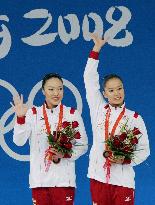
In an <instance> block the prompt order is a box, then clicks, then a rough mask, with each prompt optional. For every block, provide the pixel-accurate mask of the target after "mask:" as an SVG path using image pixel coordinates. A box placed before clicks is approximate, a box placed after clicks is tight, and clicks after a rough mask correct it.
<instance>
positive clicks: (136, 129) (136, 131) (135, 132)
mask: <svg viewBox="0 0 155 205" xmlns="http://www.w3.org/2000/svg"><path fill="white" fill-rule="evenodd" d="M133 134H134V135H139V134H141V132H140V131H139V129H138V128H136V127H134V129H133Z"/></svg>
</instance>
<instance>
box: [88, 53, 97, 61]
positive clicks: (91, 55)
mask: <svg viewBox="0 0 155 205" xmlns="http://www.w3.org/2000/svg"><path fill="white" fill-rule="evenodd" d="M89 58H93V59H95V60H98V58H99V53H98V52H95V51H91V52H90V54H89Z"/></svg>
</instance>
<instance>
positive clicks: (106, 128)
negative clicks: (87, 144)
mask: <svg viewBox="0 0 155 205" xmlns="http://www.w3.org/2000/svg"><path fill="white" fill-rule="evenodd" d="M110 113H111V109H110V107H109V108H108V110H107V113H106V119H105V140H107V139H108V138H109V137H111V138H112V137H114V134H115V131H116V129H117V127H118V124H119V122H120V121H121V119H122V118H123V116H124V113H125V107H124V108H123V110H122V112H121V113H120V114H119V116H118V118H117V119H116V121H115V124H114V126H113V128H112V131H111V133H110V136H109V119H110ZM105 150H106V151H108V146H107V144H106V145H105ZM110 167H111V162H110V160H109V159H108V157H107V158H106V162H105V164H104V166H103V168H104V169H106V170H107V173H106V182H107V183H109V179H110Z"/></svg>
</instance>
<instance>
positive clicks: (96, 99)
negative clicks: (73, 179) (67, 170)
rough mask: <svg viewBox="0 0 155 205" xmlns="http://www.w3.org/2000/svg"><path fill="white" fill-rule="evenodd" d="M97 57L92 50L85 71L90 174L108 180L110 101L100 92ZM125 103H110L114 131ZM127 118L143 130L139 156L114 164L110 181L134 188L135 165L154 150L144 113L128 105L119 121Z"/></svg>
mask: <svg viewBox="0 0 155 205" xmlns="http://www.w3.org/2000/svg"><path fill="white" fill-rule="evenodd" d="M91 53H92V52H91ZM93 58H94V57H93V55H91V54H90V58H89V59H88V61H87V65H86V68H85V72H84V82H85V88H86V97H87V101H88V104H89V108H90V116H91V123H92V130H93V145H92V148H91V151H90V156H89V158H90V162H89V168H88V177H89V178H92V179H95V180H98V181H100V182H103V183H105V182H106V170H104V168H103V165H104V163H105V158H104V157H103V152H104V150H105V144H104V141H105V134H104V133H105V127H104V123H105V116H106V112H107V109H106V108H105V105H106V104H107V103H106V102H105V101H104V98H103V95H102V93H101V92H100V86H99V75H98V72H97V68H98V63H99V60H98V59H93ZM109 106H110V105H109ZM124 106H125V104H124V105H123V106H122V107H118V108H115V107H112V106H110V108H111V116H110V121H109V130H110V131H111V130H112V127H113V125H114V123H115V121H116V119H117V117H118V116H119V114H120V112H121V111H122V109H123V107H124ZM127 118H129V122H128V126H129V128H131V129H133V128H134V127H136V128H138V129H139V130H140V132H141V133H142V134H143V135H142V137H141V138H140V140H139V143H138V146H137V150H140V151H137V152H136V153H135V160H134V162H131V163H130V164H123V165H122V164H114V163H113V164H112V166H111V174H110V181H109V184H113V185H118V186H123V187H129V188H134V187H135V181H134V177H135V172H134V170H133V166H135V165H137V164H140V163H141V162H143V161H144V160H146V158H147V157H148V156H149V154H150V150H149V141H148V135H147V130H146V127H145V124H144V121H143V119H142V117H141V116H140V115H137V114H135V112H134V111H131V110H128V109H126V111H125V114H124V117H123V118H122V120H121V121H120V123H119V125H120V124H121V123H123V122H124V123H125V122H126V120H127ZM119 130H120V126H118V127H117V129H116V131H115V134H118V133H119Z"/></svg>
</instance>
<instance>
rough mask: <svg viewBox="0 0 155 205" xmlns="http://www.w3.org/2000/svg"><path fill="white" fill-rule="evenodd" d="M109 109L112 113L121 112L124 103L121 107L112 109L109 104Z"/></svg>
mask: <svg viewBox="0 0 155 205" xmlns="http://www.w3.org/2000/svg"><path fill="white" fill-rule="evenodd" d="M109 107H110V109H111V111H113V112H121V111H122V110H123V108H124V107H125V102H124V103H123V105H121V107H114V106H112V105H110V104H109Z"/></svg>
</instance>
